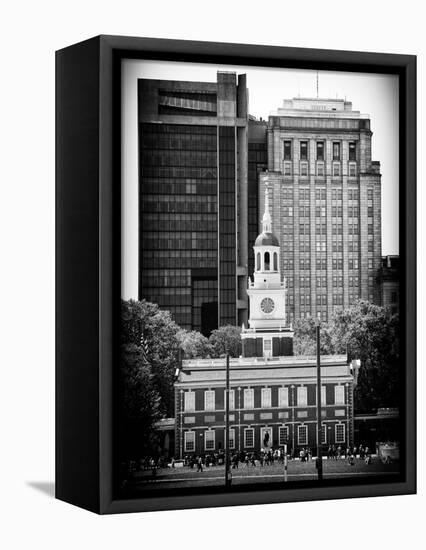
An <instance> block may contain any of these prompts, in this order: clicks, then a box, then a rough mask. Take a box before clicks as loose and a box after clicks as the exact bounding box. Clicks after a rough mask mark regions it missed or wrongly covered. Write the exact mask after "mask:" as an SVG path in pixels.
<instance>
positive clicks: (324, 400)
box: [315, 384, 327, 407]
mask: <svg viewBox="0 0 426 550" xmlns="http://www.w3.org/2000/svg"><path fill="white" fill-rule="evenodd" d="M316 404H317V385H316V384H315V405H316ZM325 405H327V396H326V390H325V386H321V407H323V406H325Z"/></svg>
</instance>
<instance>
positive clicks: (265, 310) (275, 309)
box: [242, 185, 293, 357]
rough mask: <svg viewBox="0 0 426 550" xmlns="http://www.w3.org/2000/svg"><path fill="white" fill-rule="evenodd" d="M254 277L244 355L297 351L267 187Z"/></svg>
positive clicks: (249, 287) (244, 334) (255, 244)
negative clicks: (287, 312) (295, 349)
mask: <svg viewBox="0 0 426 550" xmlns="http://www.w3.org/2000/svg"><path fill="white" fill-rule="evenodd" d="M253 249H254V259H255V271H254V280H253V281H252V280H251V279H250V278H249V283H248V289H247V294H248V297H249V300H250V318H249V328H248V329H245V328H244V327H243V331H242V339H243V355H244V356H246V357H252V356H257V357H259V356H263V357H272V356H279V355H292V354H293V340H292V338H293V332H292V331H291V330H290V329H289V328H288V327H287V324H286V292H287V289H286V284H285V281H283V280H281V271H280V244H279V242H278V239H277V237H276V236H275V235H274V234H273V232H272V219H271V214H270V212H269V191H268V186H267V185H266V187H265V213H264V214H263V218H262V233H261V234H260V235H259V236H258V237H257V239H256V241H255V243H254V247H253Z"/></svg>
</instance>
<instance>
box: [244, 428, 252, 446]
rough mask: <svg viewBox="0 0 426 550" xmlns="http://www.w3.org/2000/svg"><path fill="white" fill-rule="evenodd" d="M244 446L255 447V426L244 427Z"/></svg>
mask: <svg viewBox="0 0 426 550" xmlns="http://www.w3.org/2000/svg"><path fill="white" fill-rule="evenodd" d="M244 447H246V449H252V448H253V447H254V428H244Z"/></svg>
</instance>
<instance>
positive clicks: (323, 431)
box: [321, 424, 327, 445]
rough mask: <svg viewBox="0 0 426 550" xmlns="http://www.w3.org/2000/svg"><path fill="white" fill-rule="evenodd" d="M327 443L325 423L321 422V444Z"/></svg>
mask: <svg viewBox="0 0 426 550" xmlns="http://www.w3.org/2000/svg"><path fill="white" fill-rule="evenodd" d="M326 443H327V426H326V425H325V424H321V445H325V444H326Z"/></svg>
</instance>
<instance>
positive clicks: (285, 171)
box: [284, 162, 291, 176]
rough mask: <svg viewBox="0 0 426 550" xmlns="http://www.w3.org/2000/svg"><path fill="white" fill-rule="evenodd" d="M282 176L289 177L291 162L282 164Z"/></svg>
mask: <svg viewBox="0 0 426 550" xmlns="http://www.w3.org/2000/svg"><path fill="white" fill-rule="evenodd" d="M284 176H291V162H284Z"/></svg>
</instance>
